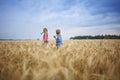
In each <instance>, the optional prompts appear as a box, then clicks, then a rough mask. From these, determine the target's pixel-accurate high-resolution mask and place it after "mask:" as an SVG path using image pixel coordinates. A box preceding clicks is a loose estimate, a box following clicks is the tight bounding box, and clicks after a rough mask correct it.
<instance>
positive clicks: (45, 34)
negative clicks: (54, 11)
mask: <svg viewBox="0 0 120 80" xmlns="http://www.w3.org/2000/svg"><path fill="white" fill-rule="evenodd" d="M41 34H43V41H44V43H45V44H47V43H48V30H47V28H43V32H42V33H41Z"/></svg>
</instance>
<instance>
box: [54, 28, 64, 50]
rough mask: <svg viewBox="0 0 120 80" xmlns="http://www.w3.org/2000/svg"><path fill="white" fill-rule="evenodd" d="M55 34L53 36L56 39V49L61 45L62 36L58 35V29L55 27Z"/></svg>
mask: <svg viewBox="0 0 120 80" xmlns="http://www.w3.org/2000/svg"><path fill="white" fill-rule="evenodd" d="M56 34H57V35H56V36H54V38H55V39H56V46H57V49H58V47H59V46H61V45H62V36H61V35H60V29H57V30H56Z"/></svg>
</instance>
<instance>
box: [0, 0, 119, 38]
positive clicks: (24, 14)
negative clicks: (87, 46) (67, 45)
mask: <svg viewBox="0 0 120 80" xmlns="http://www.w3.org/2000/svg"><path fill="white" fill-rule="evenodd" d="M119 4H120V0H0V39H37V38H39V39H41V38H42V36H41V35H40V33H41V32H42V29H43V28H44V27H47V28H48V31H49V39H53V35H55V30H56V29H58V28H59V29H61V34H62V36H63V39H69V38H70V37H72V36H76V35H98V34H117V35H120V5H119Z"/></svg>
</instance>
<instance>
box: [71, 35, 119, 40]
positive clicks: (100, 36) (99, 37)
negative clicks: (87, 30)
mask: <svg viewBox="0 0 120 80" xmlns="http://www.w3.org/2000/svg"><path fill="white" fill-rule="evenodd" d="M70 39H120V35H96V36H91V35H88V36H75V37H70Z"/></svg>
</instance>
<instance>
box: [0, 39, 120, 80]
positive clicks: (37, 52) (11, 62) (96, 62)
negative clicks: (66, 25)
mask: <svg viewBox="0 0 120 80" xmlns="http://www.w3.org/2000/svg"><path fill="white" fill-rule="evenodd" d="M63 43H64V44H63V46H62V47H60V48H59V49H58V50H57V49H56V46H55V42H54V41H50V42H49V44H48V45H47V46H46V45H42V42H41V41H0V80H119V79H120V40H80V41H77V40H68V41H63Z"/></svg>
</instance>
